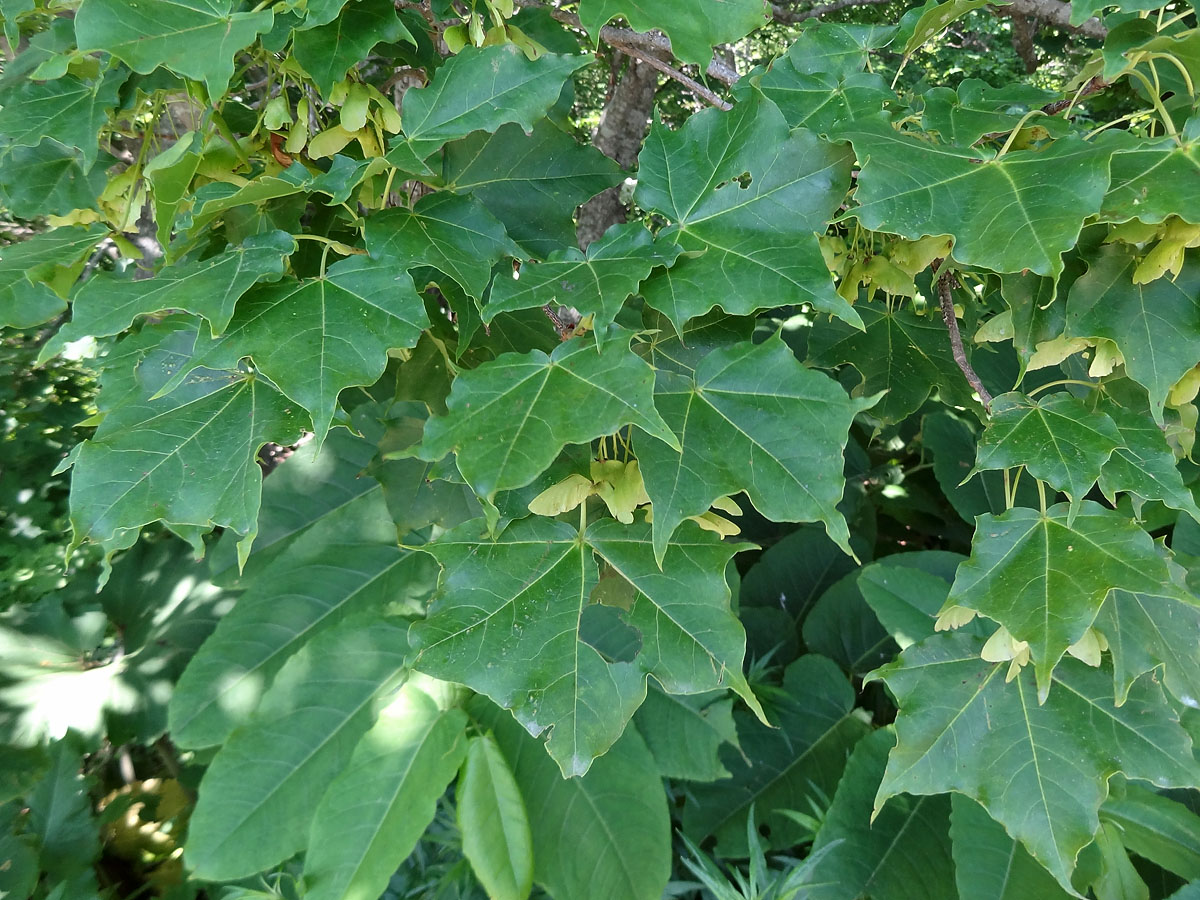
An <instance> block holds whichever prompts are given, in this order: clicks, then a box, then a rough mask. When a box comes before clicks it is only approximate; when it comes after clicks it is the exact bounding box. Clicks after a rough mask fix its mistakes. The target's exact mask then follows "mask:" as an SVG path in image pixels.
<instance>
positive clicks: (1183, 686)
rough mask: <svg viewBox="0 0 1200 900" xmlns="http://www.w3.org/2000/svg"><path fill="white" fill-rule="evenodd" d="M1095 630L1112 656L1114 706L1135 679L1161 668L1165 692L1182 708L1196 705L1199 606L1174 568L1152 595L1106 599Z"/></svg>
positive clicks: (1199, 699)
mask: <svg viewBox="0 0 1200 900" xmlns="http://www.w3.org/2000/svg"><path fill="white" fill-rule="evenodd" d="M1096 628H1097V629H1098V630H1099V631H1100V632H1101V634H1103V635H1104V637H1105V639H1106V640H1107V641H1108V649H1109V651H1110V652H1111V654H1112V665H1113V689H1114V692H1115V696H1116V700H1117V703H1119V704H1120V703H1124V702H1125V698H1126V697H1127V696H1128V695H1129V689H1130V685H1132V684H1133V683H1134V682H1135V681H1136V680H1137V678H1138V677H1139V676H1141V675H1142V674H1144V673H1146V672H1150V671H1152V670H1154V669H1156V668H1158V667H1159V666H1162V668H1163V676H1162V681H1163V684H1165V685H1166V687H1167V690H1169V691H1170V692H1171V693H1172V694H1174V695H1175V697H1177V698H1178V699H1179V701H1180V702H1181V703H1183V704H1185V705H1187V706H1190V707H1192V708H1195V707H1196V706H1197V705H1198V704H1200V655H1198V654H1197V653H1196V647H1197V646H1200V601H1197V599H1196V595H1195V594H1194V593H1193V592H1192V591H1191V590H1190V589H1189V588H1188V587H1187V584H1186V581H1185V577H1184V573H1182V572H1181V570H1180V569H1179V567H1178V566H1176V565H1174V564H1172V565H1171V578H1170V579H1169V580H1168V581H1164V582H1163V583H1162V584H1161V585H1159V586H1158V587H1157V588H1155V589H1153V590H1147V591H1142V592H1133V591H1123V590H1115V591H1113V592H1112V593H1111V594H1109V595H1108V599H1107V600H1105V601H1104V605H1103V606H1102V607H1101V608H1100V613H1099V614H1098V615H1097V616H1096Z"/></svg>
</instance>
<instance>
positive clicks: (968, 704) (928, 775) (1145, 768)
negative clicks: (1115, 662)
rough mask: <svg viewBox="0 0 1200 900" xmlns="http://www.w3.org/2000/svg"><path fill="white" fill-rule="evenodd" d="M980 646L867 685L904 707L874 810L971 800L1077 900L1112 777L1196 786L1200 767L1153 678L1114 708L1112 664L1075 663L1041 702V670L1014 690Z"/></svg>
mask: <svg viewBox="0 0 1200 900" xmlns="http://www.w3.org/2000/svg"><path fill="white" fill-rule="evenodd" d="M982 647H983V641H982V639H980V638H977V637H971V636H969V635H965V634H953V635H937V636H935V637H932V638H929V639H927V640H925V641H924V642H922V643H920V644H917V645H915V646H913V647H910V648H909V649H907V650H905V651H904V652H903V653H902V654H901V655H900V658H899V659H898V660H897V661H896V662H894V663H890V664H888V665H887V666H884V667H883V668H882V669H879V670H877V671H876V672H873V673H872V674H871V675H870V676H868V680H875V679H878V680H881V681H884V682H885V683H886V684H887V686H888V688H889V689H890V690H891V691H892V693H893V694H894V695H895V697H896V699H897V701H898V702H899V705H900V713H899V715H898V717H897V719H896V734H897V743H896V747H895V749H893V750H892V753H891V757H890V758H889V760H888V767H887V771H886V772H885V774H884V777H883V784H881V785H880V788H879V794H878V796H877V797H876V799H875V808H876V809H877V810H878V809H880V808H881V807H883V805H884V804H885V803H886V802H887V801H888V799H889V798H890V797H893V796H895V795H896V794H899V793H909V794H939V793H943V792H945V791H958V792H961V793H963V794H966V795H967V796H968V797H971V798H973V799H974V800H976V801H978V802H979V803H981V804H982V805H983V806H984V807H985V808H986V809H987V811H988V813H989V814H990V815H991V816H992V818H994V819H996V820H997V821H998V822H1000V823H1001V824H1002V825H1003V826H1004V827H1005V829H1007V831H1008V833H1009V834H1011V835H1013V836H1014V837H1016V838H1018V839H1019V840H1020V841H1021V843H1022V844H1024V845H1025V848H1026V849H1027V850H1028V851H1029V852H1030V853H1031V854H1032V855H1033V856H1034V858H1035V859H1037V861H1038V862H1040V863H1041V864H1042V865H1043V866H1045V867H1046V868H1047V869H1049V871H1050V873H1051V874H1052V875H1054V877H1055V878H1056V879H1058V882H1059V884H1061V885H1062V886H1063V888H1064V889H1065V890H1067V891H1068V892H1070V893H1072V894H1073V895H1074V890H1073V888H1072V887H1071V872H1072V870H1073V869H1074V866H1075V858H1076V856H1077V855H1078V853H1079V851H1080V850H1082V849H1083V847H1084V846H1085V845H1086V844H1088V843H1090V842H1091V840H1092V838H1093V836H1094V835H1095V833H1096V831H1097V829H1098V828H1099V825H1100V820H1099V816H1098V812H1099V809H1100V804H1101V803H1102V802H1103V801H1104V798H1105V796H1107V794H1108V780H1109V778H1111V777H1112V776H1113V775H1114V774H1116V773H1118V772H1120V773H1123V774H1124V775H1125V776H1126V777H1128V778H1139V779H1145V780H1147V781H1149V782H1151V783H1152V784H1154V785H1156V786H1158V787H1191V786H1196V785H1197V784H1200V764H1197V762H1196V761H1195V759H1194V758H1193V756H1192V746H1191V740H1190V739H1189V738H1188V736H1187V733H1186V732H1185V731H1184V730H1183V729H1182V728H1181V727H1180V725H1179V721H1178V719H1177V718H1176V717H1175V715H1174V713H1173V712H1172V711H1171V709H1170V707H1169V706H1168V705H1167V704H1166V701H1165V699H1164V697H1163V693H1162V689H1161V688H1160V687H1159V686H1158V684H1157V683H1156V682H1154V681H1153V680H1151V679H1149V678H1142V679H1140V680H1138V681H1137V682H1135V683H1134V685H1133V687H1132V689H1131V690H1130V692H1129V697H1128V699H1127V701H1126V702H1125V704H1124V705H1123V706H1120V707H1117V706H1115V705H1114V704H1113V695H1112V676H1111V674H1110V673H1109V672H1108V671H1107V667H1101V668H1098V669H1093V668H1089V667H1088V666H1085V665H1084V664H1083V663H1081V662H1079V661H1077V660H1074V659H1068V660H1064V661H1063V662H1062V663H1061V664H1060V665H1059V667H1058V669H1057V670H1055V673H1054V682H1055V687H1054V690H1052V691H1051V692H1050V697H1049V699H1048V700H1047V701H1046V702H1045V704H1043V705H1039V704H1038V702H1037V696H1036V695H1037V690H1036V688H1035V685H1034V681H1033V676H1032V673H1030V672H1029V671H1028V670H1027V669H1026V670H1022V671H1021V672H1020V673H1019V674H1018V675H1017V678H1016V680H1014V681H1013V682H1011V683H1008V684H1006V683H1005V680H1004V679H1005V675H1004V673H1005V670H1006V668H1007V664H1005V663H988V662H985V661H983V660H981V659H980V658H979V654H980V651H981V649H982ZM1075 896H1078V895H1075Z"/></svg>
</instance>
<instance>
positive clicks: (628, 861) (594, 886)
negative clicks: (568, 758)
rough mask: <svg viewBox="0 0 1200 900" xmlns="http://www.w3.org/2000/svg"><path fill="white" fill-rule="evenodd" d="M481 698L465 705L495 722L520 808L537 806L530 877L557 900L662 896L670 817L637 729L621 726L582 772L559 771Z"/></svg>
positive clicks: (667, 873)
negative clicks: (569, 774)
mask: <svg viewBox="0 0 1200 900" xmlns="http://www.w3.org/2000/svg"><path fill="white" fill-rule="evenodd" d="M481 699H482V698H477V699H476V700H474V701H472V703H471V707H470V711H471V713H472V715H473V716H474V717H475V718H476V719H477V720H479V721H481V722H483V723H484V724H485V725H486V726H487V727H490V728H492V729H493V732H494V734H495V737H496V742H497V743H498V744H499V745H500V749H501V750H502V751H503V753H504V757H505V759H506V760H507V761H508V763H509V765H510V766H511V767H512V771H513V776H514V777H515V778H516V782H517V786H518V787H519V788H520V789H521V796H522V797H523V798H524V800H525V808H526V809H529V810H534V811H535V813H534V815H532V816H531V817H530V821H529V824H530V830H531V837H532V838H533V860H534V869H533V877H534V881H535V882H536V883H537V884H540V885H542V886H543V887H545V888H546V890H547V892H548V893H549V894H550V895H551V896H553V897H554V898H555V900H594V898H596V897H621V898H622V900H660V898H661V897H662V892H663V889H664V888H665V887H666V884H667V879H668V878H669V877H670V871H671V819H670V816H669V814H668V812H667V798H666V794H665V792H664V791H663V787H662V780H661V779H660V778H659V776H658V773H657V771H656V770H655V768H654V757H652V756H651V755H650V751H649V750H647V749H646V743H645V741H643V740H642V737H641V735H640V734H638V733H637V730H636V729H633V728H629V729H626V731H625V733H624V734H623V735H622V736H621V739H620V740H619V741H617V743H616V744H614V745H613V747H612V749H611V750H609V751H608V753H606V754H604V756H602V757H600V758H599V759H597V760H596V762H595V764H594V765H593V766H592V768H591V769H590V770H589V771H588V773H587V774H586V775H583V776H582V777H580V778H563V777H561V773H560V772H559V771H558V768H557V767H556V766H555V765H554V763H553V762H551V760H550V759H549V758H548V757H547V756H546V754H545V753H544V752H543V750H542V748H541V747H540V746H539V745H538V742H537V741H535V740H533V739H532V738H531V737H529V735H527V734H525V733H524V732H523V731H522V730H521V728H520V727H519V726H518V725H517V724H516V723H515V722H514V721H513V720H512V719H511V717H509V716H508V715H507V714H505V713H504V712H502V711H500V710H497V709H496V708H495V707H494V706H491V705H490V704H486V703H481V702H480V700H481ZM567 847H569V848H571V852H569V853H566V852H563V851H564V848H567Z"/></svg>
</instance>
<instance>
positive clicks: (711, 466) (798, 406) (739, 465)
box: [637, 338, 872, 559]
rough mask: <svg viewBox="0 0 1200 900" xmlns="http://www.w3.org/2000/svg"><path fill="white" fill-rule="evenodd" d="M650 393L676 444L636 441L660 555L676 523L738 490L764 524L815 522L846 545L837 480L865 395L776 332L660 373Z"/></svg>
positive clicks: (842, 483)
mask: <svg viewBox="0 0 1200 900" xmlns="http://www.w3.org/2000/svg"><path fill="white" fill-rule="evenodd" d="M655 397H656V402H657V404H658V407H659V409H660V411H661V412H662V413H663V415H664V417H665V418H666V420H667V423H668V425H670V426H671V427H672V428H673V429H674V430H675V431H676V433H678V434H679V435H680V444H681V445H682V446H681V448H680V449H678V450H677V449H675V448H673V447H671V446H669V445H665V444H660V443H656V442H651V441H645V440H640V441H639V442H638V443H637V453H638V461H639V463H640V464H641V470H642V477H643V479H644V481H645V485H646V492H647V493H648V494H649V495H650V499H651V501H653V503H654V548H655V555H656V556H658V557H659V558H660V559H661V558H662V554H663V552H664V548H665V547H666V544H667V541H668V540H670V537H671V535H672V534H673V533H674V531H675V528H676V527H677V526H678V525H679V523H680V522H682V521H683V520H684V519H686V518H687V517H689V516H695V515H700V514H702V513H704V512H705V511H706V510H708V508H709V507H710V506H711V505H712V503H713V501H714V500H716V499H717V498H719V497H723V496H731V495H733V494H736V493H738V492H739V491H745V492H746V493H747V495H748V496H749V498H750V501H751V502H752V503H753V504H754V506H755V508H756V509H757V510H758V511H759V512H760V513H762V514H763V515H764V516H766V517H767V518H769V519H772V520H774V521H777V522H818V521H819V522H823V523H824V524H825V528H826V531H828V533H829V536H830V537H831V538H832V539H833V540H834V541H835V542H836V543H837V544H838V546H840V547H842V549H844V550H846V552H847V553H849V552H850V545H849V538H850V534H849V530H848V529H847V526H846V521H845V519H844V518H843V516H842V514H841V513H840V512H839V511H838V510H837V504H838V502H839V501H840V500H841V499H842V491H843V488H844V486H845V480H844V479H843V477H842V452H843V450H844V449H845V447H846V441H847V439H848V432H849V428H850V423H851V422H852V421H853V419H854V416H855V415H856V414H857V413H858V412H859V411H861V410H863V409H866V408H867V407H869V406H870V405H871V402H872V401H871V400H861V399H860V400H855V399H851V398H850V397H848V396H846V392H845V391H844V390H843V389H842V388H841V386H840V385H838V384H837V382H835V381H833V380H832V379H831V378H829V377H828V376H826V375H824V374H822V373H820V372H816V371H814V370H812V369H807V368H805V367H804V366H803V365H802V364H801V363H800V362H799V361H798V360H797V359H796V358H795V357H794V356H793V355H792V352H791V350H789V349H788V347H787V345H786V344H784V342H783V341H782V340H780V339H778V338H773V339H771V340H768V341H765V342H764V343H762V344H758V345H754V344H750V343H742V344H737V345H734V346H732V347H726V348H722V349H718V350H714V351H713V352H712V353H710V354H709V355H708V356H706V357H705V358H704V360H703V361H702V362H701V363H700V364H699V365H698V367H697V368H696V372H695V377H694V378H688V377H686V376H682V375H673V374H670V373H665V372H664V373H660V375H659V384H658V386H657V388H656V391H655ZM798 430H799V431H800V432H801V433H803V434H804V439H803V440H802V441H798V440H797V439H796V435H797V433H798Z"/></svg>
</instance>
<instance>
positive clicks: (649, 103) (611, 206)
mask: <svg viewBox="0 0 1200 900" xmlns="http://www.w3.org/2000/svg"><path fill="white" fill-rule="evenodd" d="M657 88H658V72H656V71H655V70H654V68H653V67H651V66H650V65H648V64H646V63H644V62H642V61H641V60H638V59H630V60H629V65H628V66H627V67H626V69H625V74H624V75H622V76H621V80H620V81H619V82H617V86H616V88H615V89H614V90H613V93H612V97H611V98H609V101H608V103H606V104H605V106H604V112H602V113H601V114H600V124H599V125H598V126H597V128H596V133H595V135H594V136H593V138H592V143H593V144H595V145H596V148H597V149H598V150H599V151H600V152H601V153H603V154H604V155H605V156H607V157H609V158H610V159H613V160H616V162H617V163H618V164H619V165H620V166H621V167H622V168H624V169H629V168H632V167H633V164H634V163H635V162H636V161H637V157H638V151H639V150H641V147H642V141H643V140H645V137H646V133H647V132H648V131H649V130H650V113H651V112H652V111H653V109H654V92H655V90H656V89H657ZM620 194H621V186H620V185H617V186H616V187H611V188H609V189H608V190H606V191H604V192H602V193H600V194H597V195H596V196H595V197H593V198H592V199H591V200H589V201H588V202H587V203H585V204H583V206H582V207H580V209H579V218H578V220H577V222H576V235H577V237H578V240H579V246H580V247H582V248H584V249H586V248H587V245H588V244H590V243H591V242H592V241H594V240H595V239H596V238H598V237H600V235H602V234H604V232H605V231H607V230H608V229H609V227H611V226H612V225H616V224H617V223H618V222H624V221H625V217H626V214H627V212H628V210H627V209H626V208H625V204H624V203H622V202H621V197H620Z"/></svg>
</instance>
